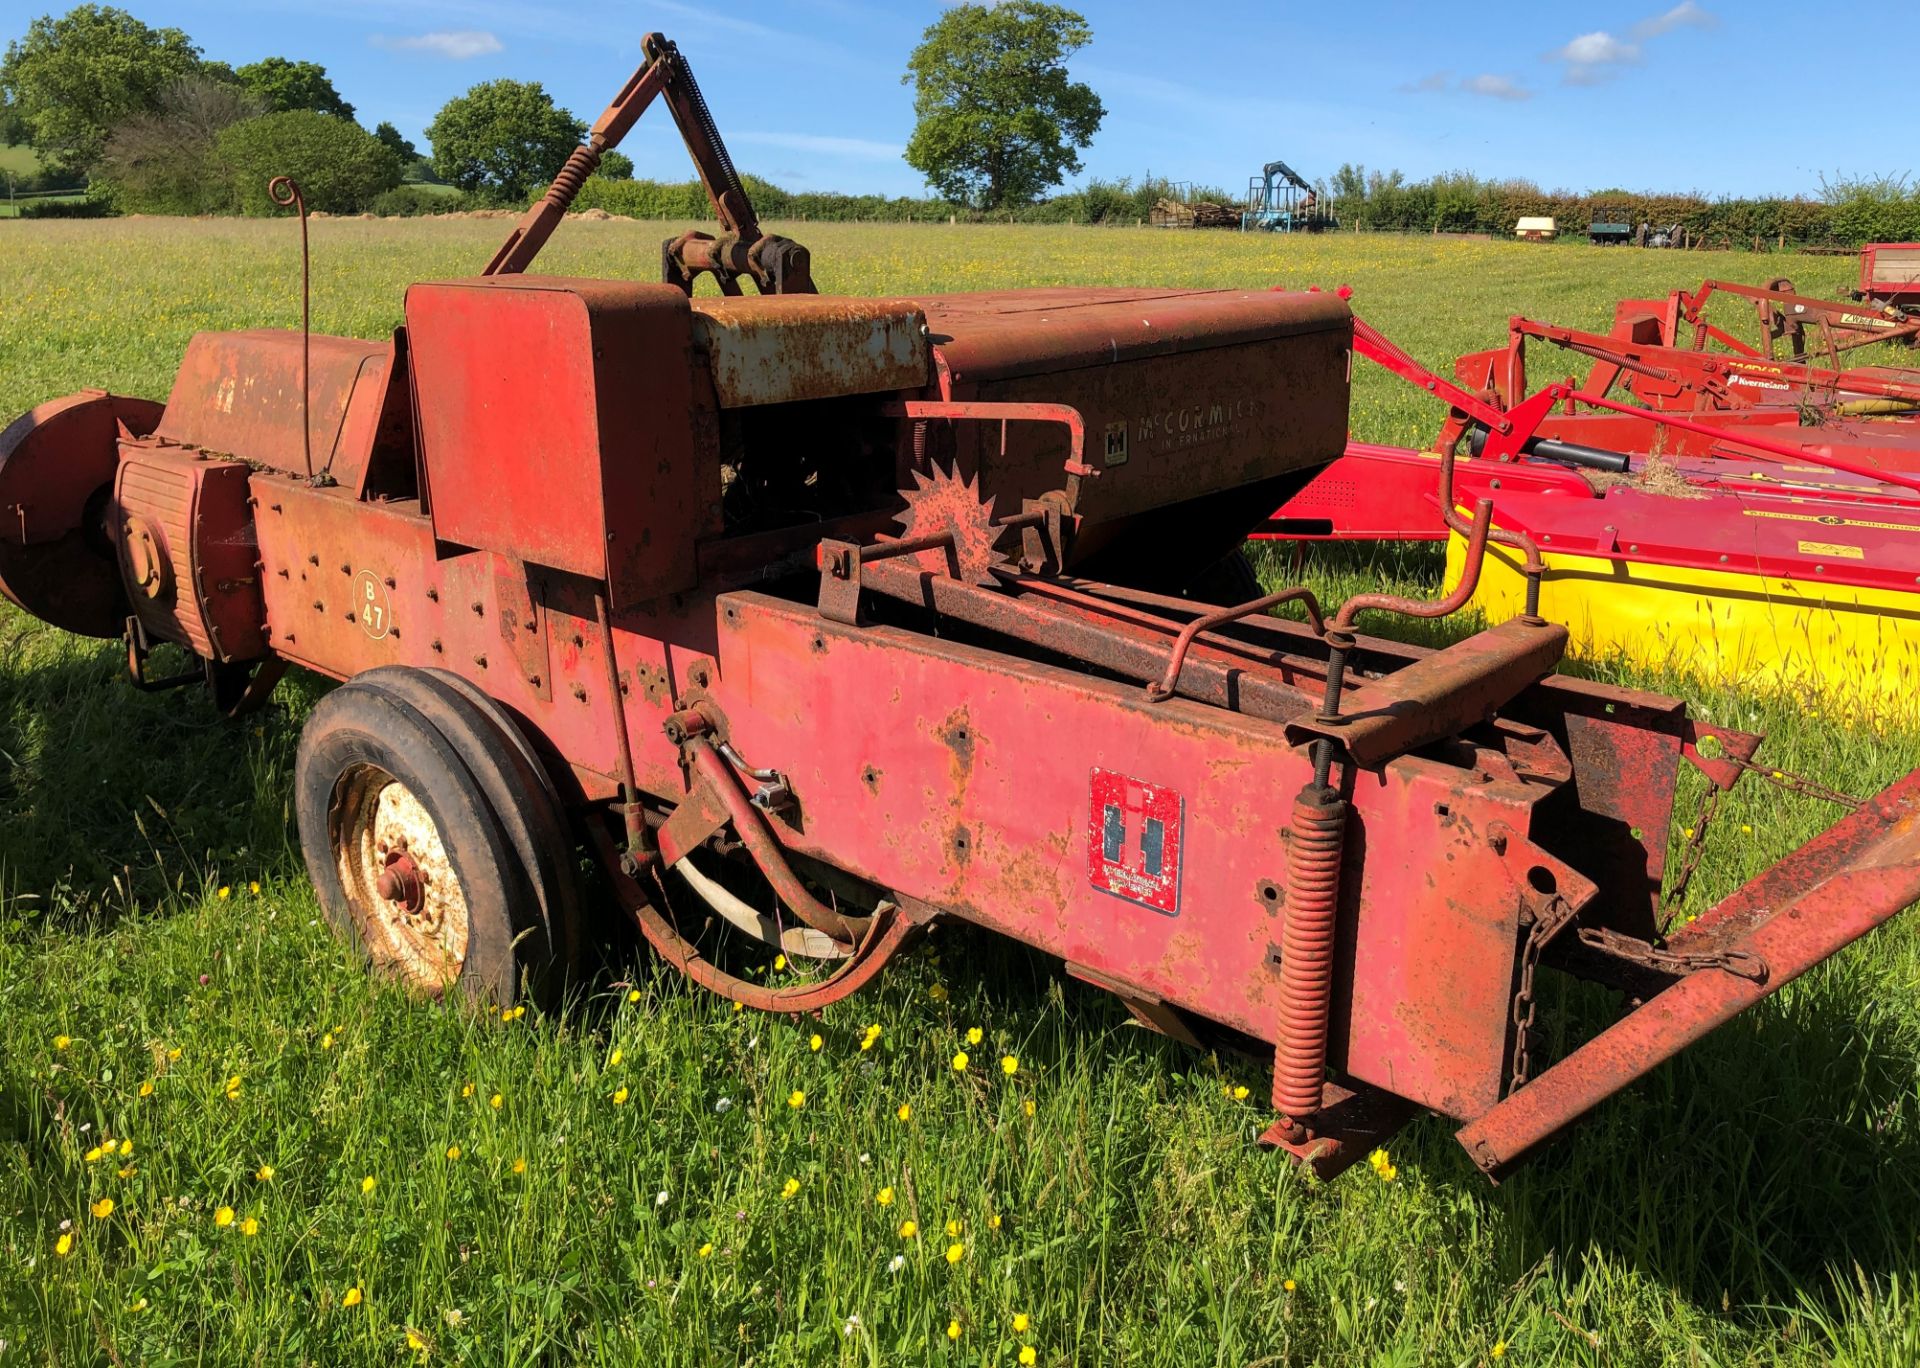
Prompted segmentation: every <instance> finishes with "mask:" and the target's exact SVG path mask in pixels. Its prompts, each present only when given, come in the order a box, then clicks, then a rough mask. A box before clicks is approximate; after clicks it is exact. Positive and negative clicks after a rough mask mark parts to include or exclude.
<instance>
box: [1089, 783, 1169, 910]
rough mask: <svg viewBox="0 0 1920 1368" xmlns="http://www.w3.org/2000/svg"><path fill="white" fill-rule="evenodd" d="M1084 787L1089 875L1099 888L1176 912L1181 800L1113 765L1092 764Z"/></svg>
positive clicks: (1104, 891) (1156, 907)
mask: <svg viewBox="0 0 1920 1368" xmlns="http://www.w3.org/2000/svg"><path fill="white" fill-rule="evenodd" d="M1088 790H1089V796H1090V801H1089V804H1088V816H1087V878H1088V879H1089V880H1090V881H1091V882H1092V884H1093V886H1094V887H1095V888H1097V889H1099V890H1100V891H1101V892H1103V893H1111V894H1113V895H1114V896H1115V897H1116V898H1125V899H1126V900H1127V901H1128V902H1135V903H1139V904H1140V905H1141V906H1142V907H1151V908H1152V909H1153V910H1154V911H1156V912H1164V913H1166V914H1167V915H1168V916H1170V917H1175V916H1178V915H1179V914H1180V843H1181V838H1182V836H1183V834H1184V833H1183V826H1184V819H1185V817H1186V803H1185V801H1184V800H1183V799H1182V798H1181V797H1180V795H1179V794H1177V793H1175V792H1174V791H1173V790H1172V789H1168V788H1161V787H1160V786H1159V785H1157V784H1149V783H1147V782H1146V781H1145V780H1143V779H1134V778H1130V777H1129V776H1127V775H1124V774H1120V773H1118V772H1117V771H1114V770H1104V769H1096V770H1094V771H1093V778H1092V782H1091V783H1090V784H1089V785H1088Z"/></svg>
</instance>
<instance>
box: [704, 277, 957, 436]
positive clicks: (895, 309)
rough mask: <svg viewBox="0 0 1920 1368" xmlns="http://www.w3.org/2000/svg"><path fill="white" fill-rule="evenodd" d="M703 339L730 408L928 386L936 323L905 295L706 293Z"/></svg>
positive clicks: (716, 381) (721, 397) (718, 386)
mask: <svg viewBox="0 0 1920 1368" xmlns="http://www.w3.org/2000/svg"><path fill="white" fill-rule="evenodd" d="M693 335H694V341H695V344H696V345H697V346H698V347H699V348H700V349H701V350H702V351H703V352H705V353H706V356H707V362H708V365H709V366H710V367H711V368H712V371H713V386H714V390H715V392H716V393H717V395H718V397H719V400H720V403H721V406H722V407H725V408H742V407H746V406H748V405H752V404H784V403H790V402H792V401H794V400H798V399H826V398H831V397H833V396H835V395H842V394H888V393H893V392H894V391H897V390H907V389H910V390H918V389H921V388H923V387H924V386H925V385H926V384H927V380H928V368H927V320H926V315H925V314H923V313H922V312H921V310H920V306H919V305H917V304H914V303H912V302H910V301H907V300H898V299H847V298H842V297H838V296H833V295H766V296H751V295H748V296H732V297H729V296H705V297H702V298H698V299H695V300H694V301H693Z"/></svg>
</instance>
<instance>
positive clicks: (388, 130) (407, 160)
mask: <svg viewBox="0 0 1920 1368" xmlns="http://www.w3.org/2000/svg"><path fill="white" fill-rule="evenodd" d="M373 136H374V137H376V138H378V139H379V140H380V142H381V144H382V145H383V146H384V147H385V148H386V149H387V151H389V152H391V153H393V155H394V156H396V157H398V158H399V159H400V165H401V166H403V167H406V166H412V165H413V164H414V163H415V162H417V161H419V160H420V149H419V148H417V147H415V146H414V145H413V141H412V139H410V138H407V137H405V136H403V135H402V134H401V132H400V130H399V129H397V128H395V127H394V126H393V125H392V124H391V123H389V122H387V121H386V120H384V119H383V120H382V121H381V122H379V123H377V124H375V125H374V127H373Z"/></svg>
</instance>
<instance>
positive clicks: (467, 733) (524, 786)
mask: <svg viewBox="0 0 1920 1368" xmlns="http://www.w3.org/2000/svg"><path fill="white" fill-rule="evenodd" d="M359 679H361V680H364V681H367V682H368V683H375V684H378V685H379V686H380V687H382V688H386V689H390V690H393V691H394V692H396V693H398V694H399V695H400V696H401V697H403V698H405V699H406V700H407V701H408V702H409V703H411V704H413V706H414V707H416V708H418V709H419V710H420V711H421V712H422V713H424V714H425V715H426V716H427V718H428V720H429V721H431V722H432V723H433V724H434V725H435V726H436V727H438V728H439V729H440V734H441V735H442V736H445V737H446V738H447V739H448V740H449V741H451V742H453V743H454V746H455V748H456V749H458V750H459V752H460V754H461V757H462V758H463V759H464V760H466V761H467V764H468V767H469V768H470V769H471V770H472V771H473V774H474V777H475V778H476V779H478V780H479V781H480V784H481V787H482V788H484V789H485V790H486V793H487V797H488V799H489V801H490V802H491V803H492V805H493V810H494V813H495V815H496V816H498V817H499V819H500V824H501V828H502V830H504V831H505V833H506V836H507V840H508V841H509V842H510V843H511V844H512V846H513V850H514V854H515V855H516V856H517V857H518V858H519V860H520V863H521V866H522V868H523V870H524V871H525V873H526V877H527V884H528V887H529V888H530V889H531V890H532V892H533V896H534V899H535V901H536V902H537V903H538V905H539V911H540V922H539V935H540V937H541V938H542V939H543V940H544V941H545V945H544V947H533V946H532V945H531V941H529V942H526V943H523V946H522V949H523V950H524V951H526V952H527V953H526V954H523V956H522V958H523V959H530V960H532V961H539V962H544V964H545V966H546V967H545V969H544V970H543V971H542V972H541V973H540V974H539V975H538V976H537V977H538V983H537V984H536V992H537V994H538V996H539V997H540V999H541V1000H542V1001H543V1002H544V1003H546V1004H547V1005H553V1004H555V1003H556V1002H557V1001H558V1000H559V998H560V997H561V995H562V994H563V993H564V991H565V989H566V985H567V981H568V978H569V976H570V975H572V974H574V973H575V972H577V971H578V970H580V969H581V968H582V966H583V965H584V963H585V949H586V948H585V946H584V944H583V943H582V936H583V924H582V917H581V910H580V881H579V879H578V878H576V877H575V874H574V869H573V864H572V859H571V856H572V852H573V848H574V842H573V837H572V834H571V832H570V830H569V828H568V826H567V822H566V818H565V816H564V813H565V809H564V807H563V806H562V804H561V802H560V795H559V792H558V790H556V789H555V788H554V785H553V780H552V778H551V776H549V775H548V773H547V769H546V766H545V765H543V764H542V763H541V762H540V757H539V755H538V753H537V752H535V750H534V749H533V745H532V743H530V742H529V741H528V740H527V737H526V733H525V732H524V731H522V730H521V728H520V724H519V723H518V722H516V721H515V720H514V718H513V715H512V714H511V713H510V712H508V711H507V709H506V708H505V707H504V706H502V705H501V703H500V702H499V701H498V700H497V699H495V698H493V697H492V696H490V695H489V694H487V693H485V692H484V691H483V690H481V689H480V688H479V686H477V685H475V684H473V683H472V682H471V681H469V680H466V679H463V678H461V677H460V676H459V675H457V674H455V673H453V672H452V671H451V670H423V669H412V668H409V667H406V666H399V665H387V666H382V667H380V668H379V669H375V670H369V671H367V672H366V673H365V674H362V675H360V676H359ZM523 929H524V928H523Z"/></svg>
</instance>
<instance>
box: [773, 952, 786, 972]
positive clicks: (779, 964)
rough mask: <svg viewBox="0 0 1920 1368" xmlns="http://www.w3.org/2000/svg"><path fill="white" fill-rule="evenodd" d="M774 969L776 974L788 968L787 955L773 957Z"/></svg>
mask: <svg viewBox="0 0 1920 1368" xmlns="http://www.w3.org/2000/svg"><path fill="white" fill-rule="evenodd" d="M773 967H774V970H775V971H776V972H778V971H779V970H781V969H784V968H786V967H787V957H786V956H785V955H775V956H774V957H773Z"/></svg>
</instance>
